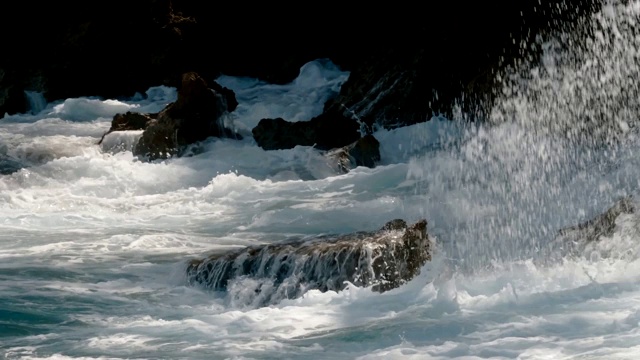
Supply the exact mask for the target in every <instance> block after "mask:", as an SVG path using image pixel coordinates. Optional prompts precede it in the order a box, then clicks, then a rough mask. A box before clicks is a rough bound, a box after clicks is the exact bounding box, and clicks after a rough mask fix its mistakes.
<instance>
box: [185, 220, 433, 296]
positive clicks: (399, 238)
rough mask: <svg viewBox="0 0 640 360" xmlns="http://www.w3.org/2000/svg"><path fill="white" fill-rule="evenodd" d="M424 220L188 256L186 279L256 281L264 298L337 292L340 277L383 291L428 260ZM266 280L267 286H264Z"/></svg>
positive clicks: (220, 285)
mask: <svg viewBox="0 0 640 360" xmlns="http://www.w3.org/2000/svg"><path fill="white" fill-rule="evenodd" d="M431 242H432V239H431V238H430V237H429V235H428V234H427V222H426V220H421V221H418V222H417V223H415V224H413V225H411V226H407V224H406V223H405V222H404V221H403V220H399V219H396V220H392V221H390V222H388V223H387V224H385V225H384V227H382V229H380V230H378V231H375V232H361V233H354V234H349V235H343V236H334V237H321V238H316V239H312V240H306V241H289V242H284V243H276V244H268V245H262V246H252V247H248V248H245V249H241V250H238V251H231V252H228V253H223V254H216V255H212V256H209V257H208V258H206V259H203V260H194V261H192V262H191V263H190V264H189V265H188V268H187V277H188V281H189V283H190V284H192V285H200V286H204V287H206V288H208V289H211V290H215V291H225V290H227V289H228V287H229V286H230V283H231V282H232V281H234V280H239V279H243V278H251V279H255V280H258V281H261V283H260V285H258V286H257V287H256V289H255V291H256V292H261V291H265V292H268V293H267V294H264V297H263V299H264V302H265V303H271V302H274V301H278V300H281V299H283V298H295V297H298V296H301V295H302V294H304V293H305V292H306V291H307V290H310V289H318V290H320V291H323V292H324V291H328V290H333V291H340V290H342V289H344V288H345V287H346V285H347V284H346V283H345V282H347V281H348V282H350V283H352V284H355V285H357V286H371V287H372V290H373V291H377V292H384V291H387V290H390V289H393V288H396V287H399V286H401V285H402V284H404V283H406V282H408V281H409V280H411V279H412V278H413V277H414V276H416V275H417V274H419V273H420V268H421V267H422V266H423V265H424V264H425V263H426V262H427V261H429V260H431V251H432V248H431V247H432V243H431ZM266 284H268V286H267V285H266Z"/></svg>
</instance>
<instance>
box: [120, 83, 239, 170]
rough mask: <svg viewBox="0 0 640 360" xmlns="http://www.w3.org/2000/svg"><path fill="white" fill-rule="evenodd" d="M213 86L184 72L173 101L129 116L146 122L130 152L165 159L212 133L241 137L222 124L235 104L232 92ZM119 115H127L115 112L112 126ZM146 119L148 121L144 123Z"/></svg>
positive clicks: (135, 121)
mask: <svg viewBox="0 0 640 360" xmlns="http://www.w3.org/2000/svg"><path fill="white" fill-rule="evenodd" d="M214 88H217V89H218V91H215V90H214V89H211V88H209V87H208V85H207V83H206V82H205V81H204V79H202V77H200V76H199V75H198V74H196V73H194V72H190V73H185V74H184V75H183V76H182V86H181V87H180V89H179V91H178V99H177V100H176V101H175V102H173V103H171V104H169V105H167V106H166V107H165V108H164V109H163V110H162V111H160V112H159V113H158V114H152V115H144V114H141V115H135V116H134V115H130V116H129V117H128V118H129V119H131V123H133V124H135V125H141V124H142V123H143V122H144V125H145V130H144V132H143V133H142V137H141V138H140V140H139V141H138V143H137V144H136V146H135V147H134V149H133V153H134V154H135V155H139V156H142V157H146V158H148V159H150V160H154V159H166V158H168V157H171V156H173V155H176V154H177V153H178V150H179V149H180V148H181V147H183V146H185V145H188V144H193V143H195V142H197V141H202V140H205V139H206V138H208V137H211V136H214V137H229V138H235V139H240V138H241V136H240V135H239V134H237V133H235V132H234V131H233V130H230V129H227V128H226V127H225V126H224V123H223V115H225V114H227V113H228V112H230V111H233V110H234V109H235V108H236V106H237V105H238V102H237V100H236V99H235V95H234V93H233V91H231V90H229V89H226V88H223V87H221V86H220V85H217V84H216V85H215V86H214ZM121 118H122V119H123V121H124V120H126V118H127V117H126V116H125V117H118V116H117V115H116V117H114V120H113V123H112V126H111V127H112V129H113V128H114V127H115V126H117V121H119V119H121ZM149 118H150V119H151V120H148V121H146V122H145V119H149ZM126 124H127V126H128V125H131V124H130V123H129V122H127V123H126Z"/></svg>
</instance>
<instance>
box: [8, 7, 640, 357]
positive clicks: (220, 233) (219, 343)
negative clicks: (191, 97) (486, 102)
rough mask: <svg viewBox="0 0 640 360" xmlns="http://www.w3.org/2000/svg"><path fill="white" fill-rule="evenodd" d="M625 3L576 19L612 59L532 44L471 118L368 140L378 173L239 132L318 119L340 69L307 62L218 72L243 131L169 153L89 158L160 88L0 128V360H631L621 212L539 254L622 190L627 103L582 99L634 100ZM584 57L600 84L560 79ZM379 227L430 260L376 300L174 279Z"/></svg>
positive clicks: (636, 300)
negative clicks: (594, 235) (581, 92)
mask: <svg viewBox="0 0 640 360" xmlns="http://www.w3.org/2000/svg"><path fill="white" fill-rule="evenodd" d="M638 8H639V5H638V3H636V2H632V3H631V4H630V5H629V6H626V7H616V6H609V7H605V9H604V11H602V12H600V13H599V14H597V15H596V16H595V21H597V22H599V23H602V24H605V25H607V26H604V28H605V30H603V31H604V32H603V35H601V36H605V35H606V36H609V35H611V34H612V33H615V32H618V33H619V34H620V36H618V37H616V36H617V35H615V34H614V35H611V36H614V38H615V39H618V40H619V41H620V42H622V43H623V45H625V46H611V47H608V46H604V45H603V46H602V47H600V48H598V47H597V46H589V47H588V48H587V49H588V50H589V51H577V50H576V49H574V48H573V47H568V48H564V50H562V49H563V48H560V49H561V50H562V51H565V52H570V53H572V54H578V55H576V57H577V58H578V60H575V61H574V60H572V61H568V60H567V61H565V62H562V61H558V62H555V63H553V66H552V68H553V71H551V70H549V69H551V65H550V64H552V62H550V60H549V59H552V60H553V59H564V60H566V58H565V57H563V56H566V53H563V52H562V51H560V52H558V51H557V49H555V48H554V52H552V55H549V52H547V57H546V58H545V59H546V60H545V61H543V62H542V63H541V64H542V65H541V67H538V68H536V69H534V70H533V74H534V75H533V76H530V77H529V79H530V81H529V82H526V84H525V85H526V86H525V89H527V90H526V91H522V89H520V88H518V91H515V92H508V91H505V94H504V96H503V99H501V100H500V102H499V103H498V105H497V106H496V109H495V111H494V113H493V115H492V116H493V117H492V119H491V120H493V121H491V123H492V125H479V124H474V125H462V124H461V123H460V122H455V121H449V120H447V119H440V118H433V119H432V120H431V121H429V122H427V123H423V124H417V125H413V126H410V127H406V128H399V129H395V130H391V131H387V130H380V131H378V132H376V133H375V134H374V135H375V136H376V138H377V139H378V140H379V141H380V143H381V157H382V160H381V163H380V165H379V166H378V167H376V168H375V169H368V168H362V167H361V168H356V169H354V170H352V171H351V172H349V173H348V174H338V173H336V171H335V170H334V168H333V167H332V164H331V163H330V162H329V161H328V160H327V159H326V158H325V157H324V156H323V155H322V154H321V153H320V152H318V151H316V150H315V149H313V148H310V147H297V148H294V149H291V150H277V151H264V150H262V149H261V148H259V147H258V146H256V144H255V142H254V141H253V139H252V138H251V136H250V130H251V128H252V127H253V126H255V125H256V124H257V122H258V121H259V120H260V119H261V118H263V117H278V116H281V117H283V118H285V119H289V120H293V121H301V120H305V119H309V118H311V117H312V116H314V115H317V114H319V113H320V112H321V111H322V104H323V102H324V100H326V99H327V98H328V97H329V96H332V94H335V92H336V91H338V90H339V87H340V85H341V84H342V83H343V82H344V81H345V80H346V78H347V77H348V73H345V72H341V71H340V70H339V69H337V68H336V67H335V66H333V64H331V63H330V62H328V61H326V60H319V61H316V62H312V63H309V64H307V65H305V66H304V67H303V68H302V69H301V74H300V76H299V77H298V79H297V80H296V81H294V82H293V83H291V84H288V85H272V84H265V83H261V82H258V81H256V80H254V79H242V78H231V77H221V78H219V79H218V81H219V82H220V83H221V84H222V85H224V86H227V87H230V88H232V89H233V90H234V91H236V95H237V97H238V100H239V102H240V105H239V107H238V109H237V110H236V111H235V112H234V113H233V114H231V115H230V116H229V117H228V118H227V119H226V122H227V124H228V126H233V127H235V128H236V129H237V130H238V131H239V132H240V133H241V134H242V135H244V140H241V141H237V140H232V139H210V140H207V141H205V142H203V143H201V144H197V145H194V146H192V148H191V150H192V151H191V156H188V157H183V158H176V159H169V160H166V161H157V162H152V163H145V162H141V161H139V160H138V159H136V158H135V157H134V156H133V155H132V154H131V151H130V150H131V148H132V146H133V145H134V144H135V142H136V141H137V138H138V137H139V136H140V132H127V133H113V134H110V135H109V136H107V138H105V141H104V142H103V144H102V145H101V146H98V145H97V142H98V140H99V139H100V137H101V136H102V134H103V133H104V132H105V131H106V130H108V128H109V126H110V121H111V118H112V116H113V115H114V114H116V113H118V112H124V111H140V112H154V111H158V110H160V109H162V108H163V107H164V106H165V105H166V104H168V103H169V102H171V101H173V100H174V99H175V98H176V91H175V89H171V88H165V87H156V88H151V89H150V90H149V91H148V92H147V94H146V95H147V96H136V97H134V98H133V99H130V100H128V101H114V100H101V99H96V98H80V99H67V100H65V101H63V102H58V103H53V104H48V105H46V106H44V107H43V105H38V109H42V110H41V111H40V112H38V113H37V114H24V115H14V116H6V117H4V118H3V119H2V120H0V169H5V170H3V171H4V172H6V173H7V174H5V175H0V351H2V353H3V355H4V356H5V358H10V359H14V358H16V359H18V358H19V359H77V358H85V359H95V358H102V359H107V358H108V359H125V358H127V359H130V358H150V359H151V358H153V359H156V358H181V359H194V358H195V359H197V358H203V359H205V358H206V359H217V358H220V359H224V358H232V359H275V358H278V359H284V358H286V359H289V358H291V359H297V358H300V359H310V358H311V359H343V358H344V359H354V358H358V359H478V358H482V359H484V358H495V359H516V358H518V359H568V358H598V359H634V358H640V285H638V284H639V280H640V275H639V274H640V260H639V259H638V254H639V250H640V241H639V240H640V236H639V233H638V230H639V229H640V225H639V224H640V217H638V215H635V214H626V215H621V216H620V217H619V218H618V220H617V222H616V228H615V230H614V233H613V235H612V236H610V237H605V238H604V239H602V240H601V241H600V242H598V243H594V244H591V245H590V246H588V247H587V248H586V251H585V252H584V253H579V254H569V253H566V250H565V249H563V248H562V247H560V248H558V247H550V244H551V242H552V240H553V238H554V237H555V235H556V234H557V231H558V230H559V229H561V228H563V227H566V226H571V225H575V224H577V223H579V222H581V221H584V220H586V219H589V218H591V217H593V216H595V215H597V214H599V213H601V212H602V211H604V210H605V209H607V208H608V207H609V206H611V205H612V204H613V202H614V201H615V200H616V199H618V198H619V197H621V196H626V195H636V194H637V192H638V187H639V180H638V179H640V170H638V169H640V166H639V165H640V164H639V162H640V161H639V160H638V159H640V157H639V156H638V155H640V139H639V138H638V133H637V130H636V127H635V126H634V123H633V122H634V121H637V120H636V119H637V116H638V112H637V111H636V109H635V108H634V106H635V105H634V104H632V103H629V102H627V101H626V100H625V99H627V97H607V96H604V95H602V93H600V92H598V91H603V92H604V91H609V93H610V94H616V93H620V91H621V90H620V89H626V90H625V91H627V92H629V93H630V92H632V91H635V89H637V85H636V84H635V79H634V78H633V77H629V76H628V75H629V74H634V71H637V69H638V68H637V63H638V62H637V57H638V54H639V53H640V52H638V48H639V47H638V44H637V43H636V40H635V39H636V38H639V37H638V34H637V32H636V30H635V28H634V27H633V26H630V25H629V24H635V23H637V18H638ZM625 24H626V25H625ZM606 29H609V30H606ZM612 29H613V30H612ZM607 31H609V32H607ZM598 36H600V35H597V34H596V35H594V39H596V40H597V39H599V37H598ZM605 43H606V42H603V43H602V44H605ZM592 45H593V44H592ZM580 49H581V48H580ZM549 51H550V50H549ZM620 54H623V55H625V56H622V57H621V55H620ZM607 61H609V62H607ZM622 61H624V66H625V69H626V70H625V72H624V73H621V72H619V69H620V68H621V65H620V64H621V62H622ZM585 63H591V64H593V63H597V64H599V65H598V73H599V74H600V73H602V74H603V76H604V75H607V76H606V77H603V79H604V78H606V79H608V81H605V82H603V83H602V84H603V85H601V86H600V87H596V86H595V85H593V84H592V83H589V84H588V85H585V84H586V83H585V81H582V80H581V81H574V82H571V81H570V79H572V78H573V79H575V78H576V77H577V76H578V75H577V74H582V72H580V71H578V70H579V69H583V66H584V64H585ZM634 66H635V67H634ZM577 69H578V70H577ZM559 74H560V75H562V76H560V75H559ZM571 74H573V75H571ZM585 79H586V78H585ZM554 81H555V83H554ZM578 83H579V84H582V85H580V89H587V90H588V91H586V92H585V94H594V95H593V97H591V98H589V99H590V100H589V101H587V102H585V103H580V104H587V105H588V106H586V105H585V106H582V107H581V106H578V105H576V104H578V103H577V102H573V103H571V102H566V103H563V104H562V106H560V105H558V103H557V101H556V100H557V99H558V98H561V96H562V95H564V94H567V93H572V94H573V93H575V89H574V90H572V88H571V86H569V85H571V84H573V85H575V84H578ZM510 84H511V83H507V85H505V86H506V87H508V86H511V85H510ZM550 84H551V85H550ZM553 84H557V85H558V86H555V85H553ZM562 84H564V85H562ZM520 85H521V83H518V86H520ZM552 85H553V86H552ZM561 85H562V86H561ZM550 88H551V89H553V91H551V90H549V89H550ZM511 89H513V87H511ZM562 91H565V92H566V93H563V92H562ZM616 91H617V92H616ZM531 94H536V95H535V96H533V95H531ZM625 94H626V93H625ZM542 95H544V96H542ZM625 96H626V95H625ZM575 99H577V98H575ZM552 100H553V101H552ZM576 101H577V100H576ZM625 104H626V105H628V106H625ZM567 109H569V110H571V111H569V110H567ZM594 109H595V110H594ZM602 109H604V110H602ZM534 110H535V111H534ZM596 110H597V111H596ZM581 113H582V114H583V115H584V114H585V113H587V114H595V113H598V114H600V115H602V114H605V115H609V116H604V117H603V116H600V115H598V116H595V115H594V116H593V119H594V122H593V124H594V125H593V126H596V127H597V128H599V129H606V131H603V133H608V134H609V133H610V134H609V135H607V136H610V137H606V136H605V141H603V140H602V138H597V139H596V138H592V137H586V140H585V137H584V136H582V137H581V136H578V135H571V136H565V135H563V134H565V133H563V131H565V128H564V127H558V126H551V125H549V124H556V123H554V122H552V120H557V119H565V120H566V119H568V120H566V121H567V122H566V123H563V124H571V122H578V121H579V120H580V119H581V115H580V114H581ZM505 114H508V116H506V115H505ZM568 114H569V115H570V116H569V115H568ZM595 119H597V120H598V121H600V122H597V121H596V120H595ZM622 123H624V124H626V126H624V125H620V124H622ZM611 124H614V125H611ZM611 129H614V130H615V131H614V130H611ZM609 130H611V131H609ZM619 130H621V131H619ZM612 138H615V139H616V140H615V141H606V140H607V139H612ZM580 140H585V141H580ZM16 168H18V169H19V170H18V171H14V170H15V169H16ZM394 218H403V219H405V220H407V221H408V222H414V221H416V220H419V219H421V218H426V219H427V220H428V222H429V225H428V231H429V233H430V234H432V235H434V236H435V238H436V242H437V243H438V249H437V250H436V252H435V253H434V259H433V261H431V262H429V263H427V264H426V265H425V266H424V267H423V269H422V272H421V274H420V275H419V276H418V277H417V278H415V279H414V280H412V281H411V282H410V283H408V284H406V285H404V286H402V287H400V288H397V289H394V290H391V291H389V292H386V293H383V294H379V293H373V292H371V291H370V290H369V289H367V288H358V287H355V286H350V287H348V288H347V289H346V290H345V291H342V292H340V293H335V292H326V293H321V292H319V291H316V290H311V291H309V292H307V293H306V294H305V295H304V296H303V297H301V298H297V299H284V300H282V301H280V302H277V303H275V304H271V305H269V306H266V307H260V306H258V304H259V300H260V299H259V297H258V296H257V294H256V293H255V292H254V291H253V289H255V286H254V284H253V282H255V281H259V280H256V279H250V278H241V279H237V280H236V281H234V282H232V284H231V285H230V286H229V289H228V291H227V292H226V293H215V292H210V291H207V290H206V289H202V288H199V287H192V286H188V285H187V283H186V278H185V269H186V265H187V263H188V261H189V260H190V259H194V258H202V257H204V256H206V255H207V254H209V253H211V252H213V251H220V250H224V249H232V248H237V247H243V246H247V245H252V244H260V243H268V242H276V241H280V240H283V239H285V238H288V237H291V236H312V235H321V234H342V233H348V232H353V231H363V230H366V231H371V230H376V229H378V228H380V227H381V226H382V225H383V224H384V223H385V222H387V221H388V220H391V219H394Z"/></svg>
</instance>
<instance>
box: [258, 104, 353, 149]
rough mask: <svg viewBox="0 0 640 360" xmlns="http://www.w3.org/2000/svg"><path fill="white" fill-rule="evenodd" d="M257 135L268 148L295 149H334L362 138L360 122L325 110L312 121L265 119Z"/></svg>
mask: <svg viewBox="0 0 640 360" xmlns="http://www.w3.org/2000/svg"><path fill="white" fill-rule="evenodd" d="M252 133H253V138H254V139H255V140H256V143H257V144H258V146H260V147H261V148H263V149H265V150H281V149H292V148H294V147H296V146H298V145H301V146H314V147H315V148H317V149H319V150H331V149H335V148H339V147H342V146H346V145H348V144H351V143H352V142H354V141H356V140H358V138H360V125H359V124H358V123H357V122H356V121H355V120H352V119H350V118H347V117H345V116H343V115H340V114H336V113H328V112H327V113H323V114H321V115H319V116H316V117H314V118H313V119H311V120H309V121H299V122H289V121H286V120H284V119H282V118H277V119H262V120H260V122H258V125H257V126H256V127H255V128H253V129H252Z"/></svg>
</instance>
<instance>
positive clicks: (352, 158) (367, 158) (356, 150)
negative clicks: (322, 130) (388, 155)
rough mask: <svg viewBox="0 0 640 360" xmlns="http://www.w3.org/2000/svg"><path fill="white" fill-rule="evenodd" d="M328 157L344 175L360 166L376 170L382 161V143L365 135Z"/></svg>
mask: <svg viewBox="0 0 640 360" xmlns="http://www.w3.org/2000/svg"><path fill="white" fill-rule="evenodd" d="M326 156H327V157H328V158H330V159H331V160H332V161H333V162H334V163H335V166H336V168H337V170H338V171H340V172H343V173H348V172H349V170H351V169H353V168H356V167H358V166H366V167H368V168H374V167H375V166H376V163H377V162H378V161H380V142H379V141H378V139H376V138H375V137H374V136H373V135H371V134H369V135H365V136H363V137H361V138H360V139H358V140H357V141H355V142H354V143H352V144H349V145H347V146H345V147H342V148H340V149H336V150H332V151H329V152H328V153H327V155H326Z"/></svg>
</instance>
